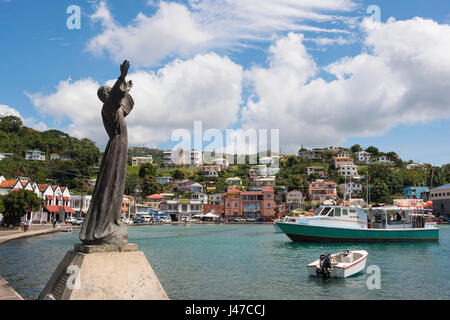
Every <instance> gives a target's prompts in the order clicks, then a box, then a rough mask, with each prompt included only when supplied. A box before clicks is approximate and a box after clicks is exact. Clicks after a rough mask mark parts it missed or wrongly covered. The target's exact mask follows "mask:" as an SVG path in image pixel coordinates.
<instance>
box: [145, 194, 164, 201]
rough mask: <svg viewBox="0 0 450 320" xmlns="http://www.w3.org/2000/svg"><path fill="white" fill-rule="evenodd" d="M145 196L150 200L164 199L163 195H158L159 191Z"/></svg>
mask: <svg viewBox="0 0 450 320" xmlns="http://www.w3.org/2000/svg"><path fill="white" fill-rule="evenodd" d="M146 198H147V199H152V200H159V199H165V198H164V196H162V195H160V194H159V193H155V194H152V195H150V196H147V197H146Z"/></svg>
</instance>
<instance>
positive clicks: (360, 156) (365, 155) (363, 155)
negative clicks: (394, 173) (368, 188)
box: [355, 151, 372, 164]
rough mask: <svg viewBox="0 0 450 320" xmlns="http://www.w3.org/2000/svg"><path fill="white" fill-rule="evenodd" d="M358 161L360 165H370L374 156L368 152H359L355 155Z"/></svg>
mask: <svg viewBox="0 0 450 320" xmlns="http://www.w3.org/2000/svg"><path fill="white" fill-rule="evenodd" d="M355 157H356V161H358V162H359V163H365V164H368V163H369V162H370V159H371V157H372V155H371V154H370V153H369V152H367V151H359V152H356V153H355Z"/></svg>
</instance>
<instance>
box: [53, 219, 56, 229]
mask: <svg viewBox="0 0 450 320" xmlns="http://www.w3.org/2000/svg"><path fill="white" fill-rule="evenodd" d="M52 223H53V229H55V228H56V219H55V218H53V219H52Z"/></svg>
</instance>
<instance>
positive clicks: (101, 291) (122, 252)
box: [39, 244, 168, 300]
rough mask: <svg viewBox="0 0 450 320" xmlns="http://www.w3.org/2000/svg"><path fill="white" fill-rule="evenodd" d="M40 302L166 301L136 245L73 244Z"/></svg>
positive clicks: (41, 296)
mask: <svg viewBox="0 0 450 320" xmlns="http://www.w3.org/2000/svg"><path fill="white" fill-rule="evenodd" d="M39 299H40V300H168V297H167V295H166V293H165V291H164V289H163V287H162V286H161V284H160V282H159V280H158V278H157V276H156V274H155V272H154V271H153V269H152V267H151V266H150V264H149V263H148V261H147V259H146V257H145V255H144V253H143V252H141V251H138V250H137V245H135V244H126V245H117V246H112V245H105V246H88V245H83V244H75V250H73V251H69V252H67V253H66V255H65V256H64V258H63V260H62V261H61V262H60V264H59V265H58V267H57V268H56V270H55V272H54V273H53V275H52V277H51V278H50V280H49V281H48V283H47V285H46V286H45V288H44V289H43V290H42V292H41V294H40V295H39Z"/></svg>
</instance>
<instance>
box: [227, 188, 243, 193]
mask: <svg viewBox="0 0 450 320" xmlns="http://www.w3.org/2000/svg"><path fill="white" fill-rule="evenodd" d="M228 192H238V193H240V192H241V190H239V189H238V188H231V189H228Z"/></svg>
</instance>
